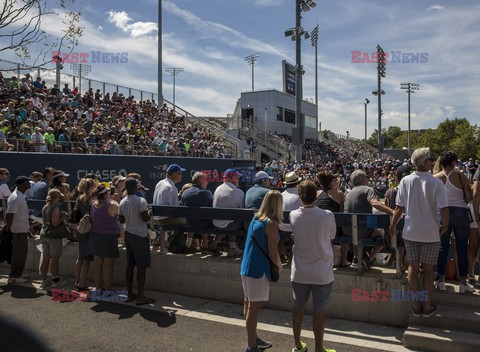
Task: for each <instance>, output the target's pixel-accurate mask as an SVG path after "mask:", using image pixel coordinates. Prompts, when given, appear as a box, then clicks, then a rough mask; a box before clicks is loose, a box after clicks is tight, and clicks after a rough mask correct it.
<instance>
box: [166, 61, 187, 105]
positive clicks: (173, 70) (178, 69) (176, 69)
mask: <svg viewBox="0 0 480 352" xmlns="http://www.w3.org/2000/svg"><path fill="white" fill-rule="evenodd" d="M165 72H167V73H169V74H170V75H171V76H172V77H173V109H174V110H175V108H176V105H175V77H177V76H178V75H179V74H180V72H183V67H167V68H166V69H165Z"/></svg>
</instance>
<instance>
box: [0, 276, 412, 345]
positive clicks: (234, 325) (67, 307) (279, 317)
mask: <svg viewBox="0 0 480 352" xmlns="http://www.w3.org/2000/svg"><path fill="white" fill-rule="evenodd" d="M6 272H7V271H6V269H5V268H0V273H1V274H3V276H2V278H1V279H0V307H1V308H0V316H1V317H3V318H4V319H6V320H8V321H10V320H15V321H16V322H18V323H19V324H20V325H21V326H24V327H25V328H27V329H28V330H29V331H31V332H33V333H34V334H35V335H36V336H37V337H38V338H39V339H40V340H41V341H42V342H43V343H44V344H45V345H46V346H48V347H49V348H50V349H51V350H54V351H169V350H174V351H244V350H245V342H246V333H245V329H244V322H243V320H242V316H241V312H242V307H241V305H237V304H227V303H221V302H216V301H210V300H203V299H198V298H191V297H185V296H178V295H171V294H166V293H161V292H148V294H149V295H150V296H152V297H154V298H156V300H157V301H156V303H155V304H153V305H151V306H142V307H137V306H136V305H135V303H134V302H133V303H112V302H82V301H76V302H54V301H52V297H51V292H50V291H46V290H42V289H39V287H38V284H39V281H38V280H37V279H38V276H37V275H38V274H37V275H35V274H34V275H32V278H33V281H32V280H31V281H30V282H29V283H27V284H24V285H7V279H6V276H5V274H6ZM69 282H70V283H71V284H72V283H73V282H72V280H69ZM71 286H72V285H70V286H68V287H66V289H67V290H70V289H71V288H72V287H71ZM118 289H122V288H118ZM289 319H290V314H289V313H288V312H279V311H273V310H263V311H262V312H261V315H260V323H259V332H260V334H261V336H262V337H264V339H268V340H270V341H272V342H273V343H274V347H273V348H271V349H269V350H268V351H291V348H292V337H291V328H290V322H289ZM305 320H306V322H307V325H306V326H305V329H306V331H305V334H304V336H305V337H306V338H305V339H304V340H305V341H306V342H307V344H308V345H309V346H310V347H311V348H310V350H311V351H313V350H314V349H313V347H314V345H313V340H312V337H313V334H312V332H311V331H310V330H311V329H310V324H311V317H308V316H307V317H306V319H305ZM327 326H328V330H327V333H326V337H325V339H326V340H327V341H328V342H326V344H325V345H326V346H328V347H330V348H336V349H337V351H382V350H383V351H405V349H403V347H402V345H401V341H400V339H401V335H402V333H403V330H401V329H395V328H390V327H382V326H376V325H371V324H361V323H352V322H347V321H339V320H329V321H328V323H327ZM364 346H369V348H366V347H364ZM3 347H4V346H2V348H1V350H2V351H6V350H5V349H4V348H3ZM12 347H13V346H12ZM11 351H15V349H12V350H11Z"/></svg>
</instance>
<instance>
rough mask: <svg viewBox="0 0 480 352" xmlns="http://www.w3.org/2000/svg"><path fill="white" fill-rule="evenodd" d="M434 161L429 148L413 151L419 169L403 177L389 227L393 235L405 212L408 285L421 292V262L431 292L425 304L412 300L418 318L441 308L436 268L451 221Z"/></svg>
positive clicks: (404, 231) (413, 158) (413, 309)
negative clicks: (434, 172) (435, 298)
mask: <svg viewBox="0 0 480 352" xmlns="http://www.w3.org/2000/svg"><path fill="white" fill-rule="evenodd" d="M432 162H433V159H432V158H431V157H430V149H429V148H420V149H416V150H415V151H414V152H413V153H412V164H413V165H414V166H415V168H416V169H417V171H415V172H414V173H413V174H411V175H408V176H406V177H404V178H403V179H402V180H401V181H400V184H399V185H398V192H397V201H396V204H397V207H396V208H395V212H394V214H393V219H392V221H391V224H390V228H389V232H390V235H391V236H394V235H395V233H396V230H397V224H398V222H399V221H400V218H401V217H402V214H403V213H405V214H406V216H405V225H404V227H403V232H402V237H403V240H404V241H405V249H406V252H407V260H408V261H409V266H408V285H409V288H410V290H411V291H414V292H417V291H418V289H419V283H418V280H419V278H418V274H419V270H420V264H421V265H422V269H423V289H424V290H427V291H428V300H427V301H425V302H423V306H422V304H421V302H417V301H412V314H413V315H414V316H416V317H418V316H420V315H421V314H422V312H423V316H424V317H430V316H432V315H433V314H435V313H436V312H437V311H438V306H437V305H436V304H432V303H431V299H432V290H433V275H434V272H433V268H434V265H435V264H436V262H437V258H438V252H439V248H440V236H442V235H443V234H444V233H445V231H446V230H447V228H448V224H449V212H448V199H447V193H446V191H445V186H444V185H443V183H442V182H441V181H440V180H439V179H436V178H434V177H433V176H432V174H431V172H430V170H431V169H432ZM438 209H440V219H441V222H440V224H439V221H438Z"/></svg>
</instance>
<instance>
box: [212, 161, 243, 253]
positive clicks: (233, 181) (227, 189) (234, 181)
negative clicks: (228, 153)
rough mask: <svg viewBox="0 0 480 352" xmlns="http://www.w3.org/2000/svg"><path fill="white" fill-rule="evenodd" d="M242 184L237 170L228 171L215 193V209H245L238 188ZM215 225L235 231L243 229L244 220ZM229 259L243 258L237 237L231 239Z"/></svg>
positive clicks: (224, 221) (214, 221) (217, 222)
mask: <svg viewBox="0 0 480 352" xmlns="http://www.w3.org/2000/svg"><path fill="white" fill-rule="evenodd" d="M239 182H240V175H239V173H238V172H237V171H236V170H235V169H228V170H226V171H225V173H224V175H223V183H222V184H221V185H220V186H218V187H217V189H216V190H215V192H214V193H213V207H214V208H242V209H243V208H244V207H245V200H244V193H243V191H242V190H241V189H239V188H237V187H238V184H239ZM213 225H214V226H215V227H217V228H219V229H223V230H228V231H235V230H239V229H242V228H243V222H242V220H234V221H231V220H213ZM229 245H230V248H229V250H228V253H227V255H228V256H229V257H237V256H241V255H242V253H243V251H242V250H241V249H239V248H237V242H236V237H235V236H234V235H231V236H230V237H229Z"/></svg>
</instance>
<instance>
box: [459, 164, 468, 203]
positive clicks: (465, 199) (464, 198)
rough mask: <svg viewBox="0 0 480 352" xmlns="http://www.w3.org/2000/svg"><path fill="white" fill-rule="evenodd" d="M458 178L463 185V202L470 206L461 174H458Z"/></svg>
mask: <svg viewBox="0 0 480 352" xmlns="http://www.w3.org/2000/svg"><path fill="white" fill-rule="evenodd" d="M458 178H459V179H460V184H461V185H462V192H463V200H464V201H465V203H466V204H468V202H467V195H466V194H465V188H463V182H462V175H460V172H459V173H458Z"/></svg>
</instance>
